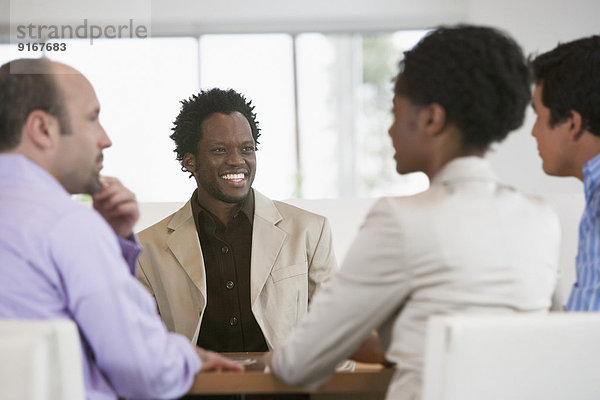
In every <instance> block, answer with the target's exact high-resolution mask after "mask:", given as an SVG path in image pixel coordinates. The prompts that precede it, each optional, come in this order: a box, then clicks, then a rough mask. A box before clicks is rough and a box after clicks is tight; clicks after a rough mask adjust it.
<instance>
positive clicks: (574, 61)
mask: <svg viewBox="0 0 600 400" xmlns="http://www.w3.org/2000/svg"><path fill="white" fill-rule="evenodd" d="M531 67H532V70H533V77H534V79H535V82H536V84H541V85H542V103H543V104H544V106H546V107H548V108H549V109H550V125H551V126H554V125H555V124H557V123H559V122H563V121H564V120H565V119H566V118H567V117H568V116H569V113H570V112H571V110H575V111H577V112H578V113H579V114H581V118H582V120H583V127H584V128H585V129H586V130H588V131H589V132H591V133H593V134H594V135H596V136H600V36H598V35H596V36H590V37H587V38H583V39H578V40H574V41H572V42H568V43H563V44H559V45H558V47H556V48H555V49H554V50H551V51H548V52H546V53H543V54H540V55H539V56H537V57H535V58H534V59H533V61H532V62H531Z"/></svg>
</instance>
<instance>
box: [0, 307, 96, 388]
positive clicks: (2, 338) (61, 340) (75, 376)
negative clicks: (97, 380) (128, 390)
mask: <svg viewBox="0 0 600 400" xmlns="http://www.w3.org/2000/svg"><path fill="white" fill-rule="evenodd" d="M81 360H82V359H81V348H80V342H79V335H78V332H77V327H76V326H75V324H74V323H73V322H72V321H70V320H8V319H4V320H1V319H0V399H2V400H59V399H60V400H71V399H72V400H82V399H85V388H84V384H83V368H82V361H81Z"/></svg>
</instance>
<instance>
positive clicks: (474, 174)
mask: <svg viewBox="0 0 600 400" xmlns="http://www.w3.org/2000/svg"><path fill="white" fill-rule="evenodd" d="M456 180H481V181H498V177H497V176H496V174H495V173H494V171H493V170H492V167H491V165H490V163H489V161H487V160H486V159H485V158H483V157H477V156H468V157H458V158H455V159H453V160H450V161H448V162H447V163H446V165H444V166H443V167H442V169H440V171H439V172H438V173H437V174H436V175H435V176H434V177H433V179H432V181H431V184H432V185H436V184H444V183H446V182H449V181H456Z"/></svg>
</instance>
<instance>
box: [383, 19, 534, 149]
mask: <svg viewBox="0 0 600 400" xmlns="http://www.w3.org/2000/svg"><path fill="white" fill-rule="evenodd" d="M530 83H531V79H530V73H529V68H528V65H527V61H526V59H525V57H524V55H523V52H522V50H521V48H520V47H519V45H518V44H517V43H516V42H515V41H514V40H512V39H511V38H510V37H508V36H507V35H506V34H504V33H502V32H500V31H498V30H496V29H494V28H489V27H479V26H469V25H458V26H454V27H441V28H438V29H436V30H434V31H431V32H430V33H428V34H427V35H426V36H425V37H424V38H423V39H421V41H420V42H419V43H418V44H417V45H416V46H415V47H414V48H413V49H412V50H409V51H407V52H405V53H404V59H403V60H402V61H401V62H400V73H399V74H398V76H397V77H396V84H395V88H394V91H395V93H396V94H397V95H400V96H406V97H408V98H409V99H410V100H411V101H412V102H413V103H415V104H417V105H422V106H425V105H429V104H432V103H437V104H439V105H441V106H442V107H444V109H445V111H446V121H447V123H449V124H452V125H454V126H456V127H457V128H458V129H460V131H461V133H462V141H463V143H462V145H463V147H464V148H465V149H468V150H487V148H488V147H489V146H490V145H491V144H492V143H493V142H500V141H502V140H503V139H504V138H505V137H506V136H507V135H508V133H509V132H510V131H512V130H514V129H517V128H518V127H519V126H521V124H522V123H523V119H524V116H525V108H526V107H527V104H529V102H530V101H531V92H530Z"/></svg>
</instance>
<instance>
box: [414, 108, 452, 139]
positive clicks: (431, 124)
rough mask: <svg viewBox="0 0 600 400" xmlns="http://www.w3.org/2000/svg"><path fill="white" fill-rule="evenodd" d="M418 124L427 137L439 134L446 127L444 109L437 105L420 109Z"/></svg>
mask: <svg viewBox="0 0 600 400" xmlns="http://www.w3.org/2000/svg"><path fill="white" fill-rule="evenodd" d="M420 114H421V115H420V118H419V123H420V125H421V127H422V129H423V131H424V132H425V133H426V134H427V135H429V136H436V135H438V134H440V133H441V132H442V131H443V130H444V128H445V127H446V109H445V108H444V107H442V106H441V105H440V104H438V103H431V104H429V105H427V106H425V107H423V108H422V109H421V112H420Z"/></svg>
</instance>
